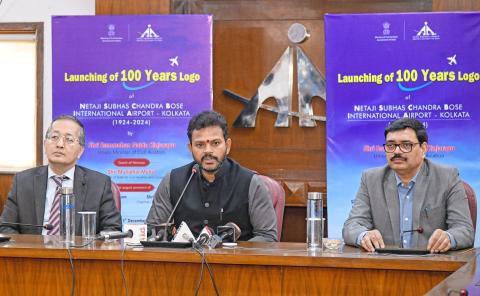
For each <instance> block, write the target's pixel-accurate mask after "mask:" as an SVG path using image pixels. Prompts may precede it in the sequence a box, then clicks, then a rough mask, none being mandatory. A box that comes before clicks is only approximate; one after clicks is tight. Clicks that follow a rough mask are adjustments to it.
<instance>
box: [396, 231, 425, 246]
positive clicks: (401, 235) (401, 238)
mask: <svg viewBox="0 0 480 296" xmlns="http://www.w3.org/2000/svg"><path fill="white" fill-rule="evenodd" d="M410 232H418V233H423V228H422V227H420V226H419V227H417V228H415V229H410V230H404V231H402V233H401V234H400V245H399V247H400V248H402V249H403V248H404V246H403V236H404V235H405V233H410Z"/></svg>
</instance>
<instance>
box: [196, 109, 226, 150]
mask: <svg viewBox="0 0 480 296" xmlns="http://www.w3.org/2000/svg"><path fill="white" fill-rule="evenodd" d="M210 126H218V127H220V128H221V129H222V131H223V138H224V139H225V140H227V139H228V126H227V121H226V120H225V117H223V115H222V114H220V113H218V112H216V111H203V112H201V113H198V114H197V115H195V116H194V117H193V118H192V119H190V122H189V123H188V130H187V135H188V139H189V140H190V143H192V133H193V131H194V130H199V129H202V128H206V127H210Z"/></svg>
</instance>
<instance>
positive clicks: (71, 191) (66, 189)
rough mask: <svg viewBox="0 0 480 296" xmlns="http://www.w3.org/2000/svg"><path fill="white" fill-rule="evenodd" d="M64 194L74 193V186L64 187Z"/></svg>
mask: <svg viewBox="0 0 480 296" xmlns="http://www.w3.org/2000/svg"><path fill="white" fill-rule="evenodd" d="M62 194H64V195H66V194H73V188H72V187H62Z"/></svg>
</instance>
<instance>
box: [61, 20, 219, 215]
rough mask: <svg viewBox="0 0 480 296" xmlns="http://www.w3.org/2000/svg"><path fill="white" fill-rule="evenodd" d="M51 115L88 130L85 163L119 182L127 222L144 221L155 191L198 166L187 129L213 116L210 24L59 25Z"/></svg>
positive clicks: (85, 22) (65, 22)
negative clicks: (170, 176)
mask: <svg viewBox="0 0 480 296" xmlns="http://www.w3.org/2000/svg"><path fill="white" fill-rule="evenodd" d="M52 35H53V37H52V39H53V46H52V47H53V49H52V50H53V99H52V105H53V117H56V116H58V115H60V114H71V115H74V116H76V117H77V118H79V119H80V120H81V121H82V122H83V123H84V125H85V129H86V144H85V153H84V154H83V156H82V158H81V160H80V164H81V165H84V166H86V167H89V168H92V169H94V170H97V171H100V172H103V173H105V174H108V175H110V176H111V177H112V180H113V181H114V182H116V183H117V184H118V185H119V187H120V190H121V197H122V217H123V222H124V223H142V222H143V221H144V219H145V217H146V216H147V213H148V210H149V208H150V205H151V202H152V198H153V195H154V193H155V190H156V187H157V185H158V184H159V183H160V181H161V179H162V177H163V176H164V175H165V173H167V172H169V171H170V170H171V169H172V168H174V167H177V166H180V165H183V164H186V163H188V162H190V161H191V160H192V157H191V155H190V153H189V152H188V149H187V144H188V138H187V134H186V129H187V125H188V121H189V120H190V118H191V117H192V116H193V115H195V114H196V113H198V112H200V111H203V110H209V109H211V108H212V17H211V16H208V15H188V16H187V15H145V16H59V17H53V18H52Z"/></svg>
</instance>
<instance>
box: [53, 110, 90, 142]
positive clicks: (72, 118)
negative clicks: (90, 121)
mask: <svg viewBox="0 0 480 296" xmlns="http://www.w3.org/2000/svg"><path fill="white" fill-rule="evenodd" d="M59 120H70V121H73V122H75V123H76V124H78V126H80V135H79V136H78V143H79V144H80V146H85V126H83V123H82V122H81V121H80V120H78V118H76V117H75V116H73V115H67V114H62V115H60V116H58V117H57V118H55V119H54V120H52V123H50V126H49V127H48V129H47V132H46V133H45V139H47V138H48V136H49V135H50V132H51V131H52V125H53V123H54V122H55V121H59Z"/></svg>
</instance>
